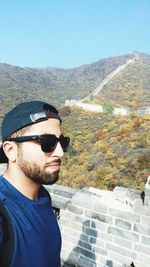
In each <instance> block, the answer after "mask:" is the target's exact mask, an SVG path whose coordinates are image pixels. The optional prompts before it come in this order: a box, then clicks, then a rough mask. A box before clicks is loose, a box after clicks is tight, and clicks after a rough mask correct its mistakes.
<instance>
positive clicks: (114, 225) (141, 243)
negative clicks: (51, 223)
mask: <svg viewBox="0 0 150 267" xmlns="http://www.w3.org/2000/svg"><path fill="white" fill-rule="evenodd" d="M46 188H47V189H48V191H49V192H50V195H51V197H52V203H53V206H54V207H55V208H59V209H60V217H59V220H58V222H59V225H60V229H61V233H62V255H61V257H62V263H63V266H72V267H73V266H78V267H79V266H82V267H102V266H103V267H104V266H106V267H107V266H108V267H123V266H129V265H130V264H131V263H132V262H134V265H135V266H136V267H149V266H150V255H149V250H150V190H145V193H144V192H142V194H141V192H139V191H137V190H130V189H128V188H123V187H116V188H115V189H114V191H105V190H99V189H95V188H91V187H89V188H83V189H81V190H79V189H72V188H69V187H65V186H61V185H56V184H55V185H53V186H47V187H46ZM143 193H144V194H143Z"/></svg>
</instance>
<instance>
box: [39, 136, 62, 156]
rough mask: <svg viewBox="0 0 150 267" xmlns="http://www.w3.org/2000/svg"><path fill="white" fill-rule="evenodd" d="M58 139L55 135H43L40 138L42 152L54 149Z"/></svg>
mask: <svg viewBox="0 0 150 267" xmlns="http://www.w3.org/2000/svg"><path fill="white" fill-rule="evenodd" d="M57 142H58V139H57V137H56V136H55V135H52V136H43V137H42V139H41V148H42V150H43V151H44V152H52V151H54V150H55V148H56V145H57Z"/></svg>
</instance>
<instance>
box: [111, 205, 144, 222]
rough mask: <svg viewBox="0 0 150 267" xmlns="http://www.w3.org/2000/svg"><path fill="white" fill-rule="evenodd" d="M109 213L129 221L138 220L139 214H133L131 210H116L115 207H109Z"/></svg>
mask: <svg viewBox="0 0 150 267" xmlns="http://www.w3.org/2000/svg"><path fill="white" fill-rule="evenodd" d="M109 215H112V216H114V217H118V218H121V219H125V220H127V221H131V222H140V215H137V214H134V213H132V212H126V211H123V210H116V209H112V208H110V209H109Z"/></svg>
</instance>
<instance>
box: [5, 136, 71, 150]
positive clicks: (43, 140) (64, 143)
mask: <svg viewBox="0 0 150 267" xmlns="http://www.w3.org/2000/svg"><path fill="white" fill-rule="evenodd" d="M48 138H49V140H48ZM52 138H53V140H54V142H53V144H52V143H51V141H52ZM7 141H14V142H16V143H22V142H28V141H40V145H41V150H42V151H43V152H45V153H48V152H53V151H54V150H55V148H56V146H57V143H58V142H59V143H60V145H61V147H62V149H63V151H64V152H67V150H68V147H69V143H70V138H69V137H67V136H64V135H60V137H59V138H58V137H57V136H56V135H54V134H42V135H27V136H17V137H10V138H8V139H7ZM48 144H49V145H50V144H51V148H50V147H48Z"/></svg>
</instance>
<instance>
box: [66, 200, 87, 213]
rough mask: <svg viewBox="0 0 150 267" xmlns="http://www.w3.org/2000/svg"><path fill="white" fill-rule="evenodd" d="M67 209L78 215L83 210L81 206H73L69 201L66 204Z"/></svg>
mask: <svg viewBox="0 0 150 267" xmlns="http://www.w3.org/2000/svg"><path fill="white" fill-rule="evenodd" d="M67 209H68V210H69V211H71V212H73V213H77V214H80V215H81V214H83V211H84V210H83V209H82V208H80V207H77V206H74V205H72V204H71V203H69V204H68V206H67Z"/></svg>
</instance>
